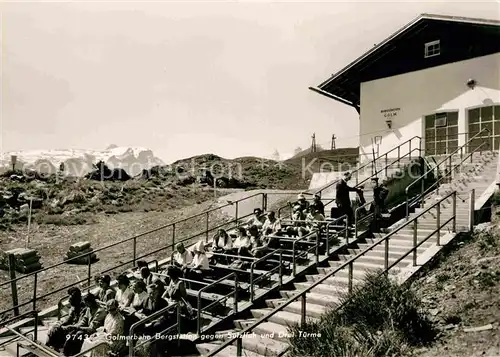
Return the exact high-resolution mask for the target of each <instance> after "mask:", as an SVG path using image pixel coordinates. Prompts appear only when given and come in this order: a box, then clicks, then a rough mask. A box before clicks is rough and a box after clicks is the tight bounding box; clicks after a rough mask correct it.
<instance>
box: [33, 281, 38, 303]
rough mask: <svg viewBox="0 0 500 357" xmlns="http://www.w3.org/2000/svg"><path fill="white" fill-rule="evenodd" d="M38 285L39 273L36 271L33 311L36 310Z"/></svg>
mask: <svg viewBox="0 0 500 357" xmlns="http://www.w3.org/2000/svg"><path fill="white" fill-rule="evenodd" d="M37 285H38V273H35V276H34V281H33V311H36V291H37Z"/></svg>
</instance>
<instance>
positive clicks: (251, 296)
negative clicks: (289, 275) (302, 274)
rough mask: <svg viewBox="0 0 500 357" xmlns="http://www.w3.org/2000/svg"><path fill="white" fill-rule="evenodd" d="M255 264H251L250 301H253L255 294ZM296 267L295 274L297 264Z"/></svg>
mask: <svg viewBox="0 0 500 357" xmlns="http://www.w3.org/2000/svg"><path fill="white" fill-rule="evenodd" d="M253 265H254V263H253V262H252V263H251V264H250V301H251V302H253V297H254V296H253V295H254V290H253ZM293 268H294V272H293V273H294V274H295V266H294V267H293Z"/></svg>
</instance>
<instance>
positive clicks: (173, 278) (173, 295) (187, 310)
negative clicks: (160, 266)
mask: <svg viewBox="0 0 500 357" xmlns="http://www.w3.org/2000/svg"><path fill="white" fill-rule="evenodd" d="M167 275H168V276H169V278H170V284H169V285H168V286H167V289H166V290H165V292H164V293H163V296H162V298H163V299H165V300H167V302H168V303H169V304H176V303H178V304H180V306H181V314H182V315H184V316H187V317H192V316H193V314H194V310H193V307H192V306H191V304H190V303H189V302H188V297H187V292H186V285H185V284H184V282H183V281H182V280H181V275H182V272H181V270H180V269H179V268H177V267H174V266H170V267H168V269H167Z"/></svg>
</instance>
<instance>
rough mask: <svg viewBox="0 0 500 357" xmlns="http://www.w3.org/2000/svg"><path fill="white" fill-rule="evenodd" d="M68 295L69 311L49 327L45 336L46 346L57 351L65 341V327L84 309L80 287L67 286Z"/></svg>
mask: <svg viewBox="0 0 500 357" xmlns="http://www.w3.org/2000/svg"><path fill="white" fill-rule="evenodd" d="M68 295H69V305H70V310H69V313H68V314H67V315H66V316H65V317H63V318H62V319H61V320H59V321H57V322H56V324H55V325H53V326H52V327H51V328H50V329H49V332H48V336H47V346H49V347H51V348H53V349H55V350H56V351H58V352H59V351H60V350H61V348H62V347H63V346H64V342H65V341H66V335H67V333H68V332H67V327H68V326H70V325H74V324H76V323H77V322H78V321H79V320H80V318H81V317H82V314H83V312H84V311H85V305H84V304H83V301H82V293H81V291H80V289H78V288H75V287H72V288H69V290H68Z"/></svg>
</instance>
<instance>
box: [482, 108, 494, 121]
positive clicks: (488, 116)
mask: <svg viewBox="0 0 500 357" xmlns="http://www.w3.org/2000/svg"><path fill="white" fill-rule="evenodd" d="M490 120H493V107H482V108H481V121H490Z"/></svg>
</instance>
